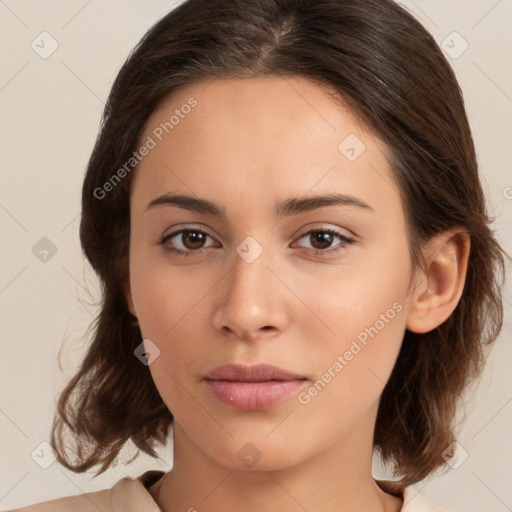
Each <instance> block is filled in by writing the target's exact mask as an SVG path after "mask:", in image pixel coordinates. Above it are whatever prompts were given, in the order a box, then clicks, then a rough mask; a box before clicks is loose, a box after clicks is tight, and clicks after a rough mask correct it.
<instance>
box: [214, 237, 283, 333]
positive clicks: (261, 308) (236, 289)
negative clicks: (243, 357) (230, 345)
mask: <svg viewBox="0 0 512 512" xmlns="http://www.w3.org/2000/svg"><path fill="white" fill-rule="evenodd" d="M269 258H270V251H266V250H264V249H263V247H262V246H261V245H259V244H258V243H257V242H256V240H255V239H253V238H252V237H247V239H245V240H244V241H243V242H241V243H240V244H239V245H238V247H237V248H236V254H235V255H234V258H233V262H232V265H231V267H230V271H229V272H228V275H226V277H225V281H224V287H223V292H222V293H223V296H222V297H221V300H220V302H219V303H218V307H217V311H216V312H215V326H216V327H217V328H218V329H222V330H226V329H229V330H230V331H234V332H236V333H237V334H238V336H240V337H241V338H244V339H249V338H252V337H254V336H255V335H256V334H257V332H258V331H259V330H260V329H262V328H267V329H268V328H269V327H273V328H277V329H282V328H283V327H284V322H285V307H284V304H283V300H282V299H283V297H281V294H280V293H279V290H278V289H277V288H278V286H277V282H276V278H275V276H274V274H273V273H272V272H271V271H270V270H269V268H268V266H272V263H271V262H270V261H269Z"/></svg>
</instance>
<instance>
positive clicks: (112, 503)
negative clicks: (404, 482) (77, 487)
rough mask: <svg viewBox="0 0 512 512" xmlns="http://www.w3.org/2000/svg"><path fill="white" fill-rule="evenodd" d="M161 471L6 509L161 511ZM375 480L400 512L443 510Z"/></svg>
mask: <svg viewBox="0 0 512 512" xmlns="http://www.w3.org/2000/svg"><path fill="white" fill-rule="evenodd" d="M164 474H165V473H164V472H163V471H146V472H145V473H144V474H142V475H141V476H139V477H138V478H136V479H132V478H128V477H125V478H122V479H121V480H119V481H118V482H117V483H116V484H115V485H114V486H113V487H112V488H111V489H105V490H103V491H96V492H90V493H85V494H79V495H77V496H68V497H65V498H58V499H56V500H51V501H45V502H44V503H39V504H36V505H29V506H28V507H23V508H17V509H16V510H11V511H6V512H98V510H100V511H101V512H162V511H161V509H160V508H159V507H158V505H157V504H156V502H155V500H154V499H153V497H152V496H151V494H150V493H149V492H148V490H147V489H148V488H149V487H150V486H152V485H153V484H154V483H155V482H157V481H158V480H159V479H160V478H161V477H162V476H163V475H164ZM376 482H377V484H378V485H379V487H380V488H381V489H383V490H384V491H386V492H389V493H390V494H393V495H394V496H398V497H401V498H402V499H403V500H404V505H403V507H402V508H401V510H400V512H446V511H445V510H443V509H441V508H438V507H436V506H435V505H434V504H433V503H432V502H430V501H429V500H427V499H426V498H425V497H423V496H422V495H421V494H418V493H417V492H416V491H415V490H414V489H413V488H412V487H400V486H398V485H397V484H395V483H393V482H391V481H385V480H376Z"/></svg>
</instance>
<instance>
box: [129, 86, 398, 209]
mask: <svg viewBox="0 0 512 512" xmlns="http://www.w3.org/2000/svg"><path fill="white" fill-rule="evenodd" d="M191 105H193V106H191ZM148 138H151V139H152V140H153V141H154V148H153V149H151V151H150V152H149V154H148V155H147V156H146V157H145V158H144V159H143V160H142V161H141V162H140V164H139V165H138V167H137V171H136V173H135V174H136V175H135V177H134V178H135V179H134V182H135V183H134V187H135V194H134V195H135V196H137V197H134V202H137V203H141V202H142V201H146V202H148V201H150V200H151V199H153V198H154V196H156V195H158V194H162V193H166V192H170V191H176V190H179V191H180V192H185V191H186V192H187V193H192V194H194V195H198V196H201V197H204V196H209V197H212V196H213V197H217V198H220V199H221V202H222V199H225V200H226V201H229V200H230V199H232V198H234V197H236V198H237V199H238V203H239V205H242V203H243V202H244V201H245V204H246V205H248V204H263V203H265V204H268V206H269V207H270V203H269V198H270V196H274V197H277V196H279V197H285V196H287V197H288V196H290V195H294V196H302V195H304V194H307V193H308V191H313V190H314V192H316V193H320V192H326V191H333V190H334V189H336V190H337V191H339V192H343V193H352V194H354V195H355V193H356V192H357V193H358V194H360V195H363V196H366V199H364V200H365V201H366V202H369V200H370V199H371V198H372V196H375V195H376V194H377V195H378V194H379V192H380V193H381V195H383V193H385V194H387V195H388V198H387V199H388V200H391V201H395V202H396V201H397V200H399V197H398V195H397V190H396V186H394V184H393V178H392V175H391V171H390V169H389V165H388V162H387V160H386V157H385V148H384V147H383V145H382V143H381V142H380V141H379V140H378V139H377V138H376V137H375V136H374V135H373V134H372V133H371V132H369V131H368V130H367V129H366V128H365V127H364V126H363V125H362V123H360V122H359V121H358V119H357V117H356V116H355V115H354V114H353V113H352V112H351V111H350V110H349V109H348V108H347V107H346V106H344V104H343V103H342V102H340V101H339V100H336V99H335V97H334V96H333V95H332V94H330V93H329V92H328V90H326V89H325V88H323V87H321V86H319V85H318V84H316V83H315V82H312V81H310V80H308V79H305V78H300V77H276V76H270V77H257V78H250V79H229V80H228V79H223V80H213V81H210V82H202V83H196V84H192V85H189V86H187V87H184V88H182V89H180V90H178V91H175V92H174V93H173V94H171V95H169V96H168V97H167V98H165V99H164V100H163V101H162V103H161V104H160V105H159V106H158V108H157V109H156V110H155V111H154V112H153V113H152V115H151V116H150V118H149V120H148V122H147V124H146V128H145V130H144V133H143V135H142V137H141V141H142V142H143V141H145V140H147V139H148ZM385 194H384V195H385ZM392 196H393V197H392ZM374 199H375V198H374ZM381 199H382V198H381Z"/></svg>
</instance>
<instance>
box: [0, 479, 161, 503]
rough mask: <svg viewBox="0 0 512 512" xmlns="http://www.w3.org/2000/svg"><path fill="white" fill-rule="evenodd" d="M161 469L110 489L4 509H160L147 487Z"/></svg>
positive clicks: (126, 480)
mask: <svg viewBox="0 0 512 512" xmlns="http://www.w3.org/2000/svg"><path fill="white" fill-rule="evenodd" d="M164 474H165V473H164V472H163V471H146V472H145V473H144V474H142V475H141V476H139V477H138V478H136V479H133V478H129V477H125V478H122V479H121V480H119V481H118V482H117V483H116V484H115V485H114V486H113V487H112V488H111V489H105V490H102V491H96V492H89V493H83V494H79V495H77V496H67V497H64V498H58V499H55V500H50V501H45V502H43V503H37V504H34V505H29V506H27V507H23V508H17V509H15V510H10V511H6V512H98V510H101V512H121V511H122V512H128V511H131V510H134V511H137V512H159V511H160V509H159V508H158V506H157V505H156V503H155V501H154V500H153V498H152V497H151V495H150V493H149V492H148V491H147V488H148V487H149V486H150V485H152V484H153V483H155V482H156V481H158V480H159V479H160V478H161V477H162V476H163V475H164Z"/></svg>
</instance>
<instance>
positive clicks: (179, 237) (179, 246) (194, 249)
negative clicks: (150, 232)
mask: <svg viewBox="0 0 512 512" xmlns="http://www.w3.org/2000/svg"><path fill="white" fill-rule="evenodd" d="M208 238H210V239H212V240H213V238H212V237H211V236H210V235H209V234H208V233H205V232H204V231H201V230H200V229H191V228H185V229H180V230H179V231H174V232H173V233H170V234H169V235H166V236H164V237H162V238H161V239H160V241H159V243H160V244H161V245H163V246H164V247H165V250H166V251H171V252H173V253H175V254H179V255H181V256H189V255H191V254H194V253H200V252H202V251H201V249H206V248H207V247H211V246H207V245H205V244H206V241H207V239H208ZM168 241H171V242H172V244H169V243H168Z"/></svg>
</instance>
